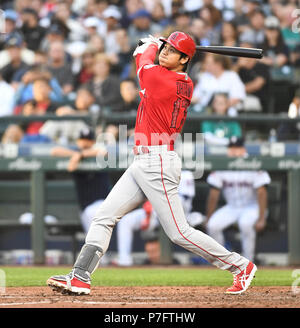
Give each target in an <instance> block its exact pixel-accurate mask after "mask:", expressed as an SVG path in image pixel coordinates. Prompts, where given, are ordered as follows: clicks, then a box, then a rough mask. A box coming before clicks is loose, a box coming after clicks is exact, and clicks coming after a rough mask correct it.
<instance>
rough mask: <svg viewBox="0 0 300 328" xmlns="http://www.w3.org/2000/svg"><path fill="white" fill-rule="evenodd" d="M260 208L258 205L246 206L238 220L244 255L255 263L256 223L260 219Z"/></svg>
mask: <svg viewBox="0 0 300 328" xmlns="http://www.w3.org/2000/svg"><path fill="white" fill-rule="evenodd" d="M258 215H259V208H258V205H257V204H253V205H249V206H246V207H245V208H244V209H243V211H242V213H241V216H240V218H239V220H238V226H239V230H240V234H241V246H242V254H243V256H245V257H247V258H248V259H249V260H250V261H253V259H254V255H255V244H256V230H255V222H256V221H257V219H258Z"/></svg>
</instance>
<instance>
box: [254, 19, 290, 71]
mask: <svg viewBox="0 0 300 328" xmlns="http://www.w3.org/2000/svg"><path fill="white" fill-rule="evenodd" d="M261 47H262V49H263V50H264V57H263V58H262V59H261V60H260V61H261V62H262V63H264V64H266V65H268V66H272V67H282V66H283V65H285V64H286V63H287V62H288V57H289V50H288V47H287V46H286V44H285V42H284V40H283V37H282V34H281V31H280V23H279V20H278V18H277V17H275V16H269V17H267V18H266V19H265V40H264V42H263V43H262V45H261Z"/></svg>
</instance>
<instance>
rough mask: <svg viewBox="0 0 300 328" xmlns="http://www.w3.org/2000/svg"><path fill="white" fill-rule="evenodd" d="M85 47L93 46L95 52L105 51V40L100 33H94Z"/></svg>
mask: <svg viewBox="0 0 300 328" xmlns="http://www.w3.org/2000/svg"><path fill="white" fill-rule="evenodd" d="M87 48H93V49H94V50H95V52H100V53H101V52H105V41H104V38H103V37H102V36H101V35H98V34H95V35H92V36H91V37H90V39H89V40H88V42H87Z"/></svg>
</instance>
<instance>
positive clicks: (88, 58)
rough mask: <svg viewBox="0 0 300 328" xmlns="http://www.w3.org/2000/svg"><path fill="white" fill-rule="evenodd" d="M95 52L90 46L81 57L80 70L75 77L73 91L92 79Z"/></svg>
mask: <svg viewBox="0 0 300 328" xmlns="http://www.w3.org/2000/svg"><path fill="white" fill-rule="evenodd" d="M95 54H96V51H95V50H94V48H91V47H90V46H89V47H87V48H86V50H85V51H84V53H83V54H82V56H81V68H80V70H79V73H78V74H77V75H76V76H75V89H77V88H78V87H79V86H80V85H81V84H85V83H87V82H89V81H90V80H91V79H92V77H93V65H94V56H95Z"/></svg>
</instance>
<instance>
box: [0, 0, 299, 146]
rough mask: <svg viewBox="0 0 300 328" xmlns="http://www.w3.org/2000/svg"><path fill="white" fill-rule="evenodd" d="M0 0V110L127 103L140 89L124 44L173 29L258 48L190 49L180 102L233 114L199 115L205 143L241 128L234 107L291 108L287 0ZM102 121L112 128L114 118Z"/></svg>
mask: <svg viewBox="0 0 300 328" xmlns="http://www.w3.org/2000/svg"><path fill="white" fill-rule="evenodd" d="M0 6H1V9H2V10H3V11H4V13H5V33H2V34H1V39H0V94H1V104H0V116H5V115H20V114H21V115H22V114H23V115H28V116H29V115H43V114H44V113H54V114H56V115H60V116H62V115H65V116H67V115H86V114H89V113H90V114H95V113H98V114H99V113H101V111H103V110H104V109H105V110H106V111H108V112H109V113H111V115H114V113H119V112H121V113H126V112H128V113H135V112H136V110H137V107H138V104H139V100H140V98H139V93H138V91H139V86H138V81H137V79H136V75H135V63H134V60H133V57H132V53H133V51H134V49H135V47H136V45H137V42H138V40H139V39H140V38H142V37H147V36H148V35H149V34H152V35H154V36H168V35H169V34H170V33H171V32H173V31H175V30H180V31H184V32H187V33H189V34H191V35H192V36H193V38H194V39H195V41H196V43H197V44H198V45H225V46H243V47H258V48H262V49H263V50H264V54H265V56H264V58H263V59H261V60H254V59H245V58H234V57H226V56H219V55H212V54H204V53H200V52H198V53H197V54H196V55H195V57H194V58H193V60H192V62H191V64H190V66H189V69H188V73H189V75H190V77H191V78H192V79H193V81H194V85H195V90H194V95H193V99H192V105H191V107H190V109H189V111H190V112H195V113H199V114H208V115H230V116H232V117H233V120H232V121H230V122H227V123H224V122H217V123H216V122H215V123H212V122H211V121H204V122H202V124H201V126H200V127H199V131H197V132H204V133H206V135H207V142H208V143H212V144H227V142H228V138H230V137H231V136H234V135H235V136H241V135H242V134H243V131H242V128H241V126H240V124H239V123H238V122H235V121H234V117H236V116H238V115H240V114H241V113H245V112H246V113H249V112H251V113H256V114H270V113H272V114H275V115H280V114H281V113H285V114H288V115H289V116H290V117H291V118H295V117H297V116H298V115H299V111H300V100H299V99H300V91H299V85H300V73H299V71H300V33H299V29H300V23H299V18H300V13H299V9H298V7H299V3H298V1H296V0H269V1H267V0H235V1H234V0H199V1H194V0H147V1H146V0H111V1H108V0H14V1H11V0H1V1H0ZM85 124H86V123H85V122H84V121H76V122H73V123H72V124H71V123H70V124H67V122H66V121H64V122H60V123H59V124H57V123H56V124H53V121H47V122H32V123H26V124H25V123H24V124H10V125H8V126H7V125H4V126H2V127H1V138H2V139H1V141H2V143H20V142H29V141H30V142H56V143H59V144H67V143H70V142H71V143H72V142H74V141H75V140H76V139H77V138H78V136H79V133H80V131H81V130H82V128H83V127H84V126H85ZM224 125H226V127H224ZM107 128H109V129H110V130H109V131H110V132H112V133H114V134H116V135H117V131H116V127H114V126H110V127H107ZM264 129H265V130H264V131H265V132H266V134H267V135H269V131H267V129H269V128H268V127H267V126H266V127H264ZM100 131H101V128H100V126H99V130H97V131H96V132H97V133H98V132H100ZM273 132H274V131H272V133H273ZM246 137H247V136H246ZM276 137H277V138H278V139H281V140H289V139H292V140H298V139H299V130H298V127H297V124H295V125H293V126H291V125H289V127H288V128H287V127H286V126H285V125H284V124H282V125H280V126H279V127H278V129H277V130H276ZM246 139H247V138H246Z"/></svg>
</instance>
